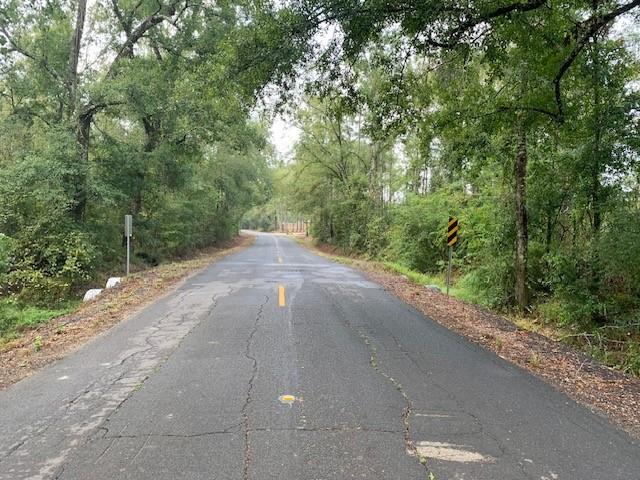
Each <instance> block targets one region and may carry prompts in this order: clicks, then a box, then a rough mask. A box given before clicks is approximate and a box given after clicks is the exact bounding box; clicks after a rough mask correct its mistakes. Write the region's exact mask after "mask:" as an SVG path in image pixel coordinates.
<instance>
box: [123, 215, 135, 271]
mask: <svg viewBox="0 0 640 480" xmlns="http://www.w3.org/2000/svg"><path fill="white" fill-rule="evenodd" d="M124 236H125V237H127V275H129V262H130V260H131V253H130V252H131V237H132V236H133V217H132V216H131V215H125V216H124Z"/></svg>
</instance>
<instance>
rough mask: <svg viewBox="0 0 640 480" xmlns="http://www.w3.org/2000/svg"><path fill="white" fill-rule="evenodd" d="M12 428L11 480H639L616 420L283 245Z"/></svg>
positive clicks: (1, 411) (4, 400)
mask: <svg viewBox="0 0 640 480" xmlns="http://www.w3.org/2000/svg"><path fill="white" fill-rule="evenodd" d="M0 416H1V417H0V479H12V480H14V479H22V478H34V479H47V478H57V479H90V480H102V479H104V480H107V479H108V480H114V479H154V480H156V479H208V480H211V479H221V480H222V479H225V480H226V479H230V480H231V479H234V480H235V479H237V480H243V479H256V480H261V479H291V480H298V479H304V480H307V479H308V480H329V479H335V480H342V479H371V480H379V479H390V480H404V479H420V480H425V479H427V478H435V479H437V480H442V479H464V480H484V479H487V480H488V479H492V480H493V479H496V480H501V479H505V480H515V479H540V480H542V479H549V480H551V479H575V480H589V479H594V480H596V479H597V480H602V479H607V480H614V479H620V480H636V479H640V446H639V445H638V443H636V442H634V441H632V440H630V439H629V437H628V436H627V435H626V434H624V433H621V432H619V431H618V430H616V429H615V428H614V427H612V426H611V425H610V424H609V423H607V422H606V421H605V420H603V419H602V418H600V417H598V416H596V415H594V414H592V413H590V412H588V411H587V410H586V409H584V408H582V407H580V406H578V405H576V404H575V403H574V402H572V401H571V400H569V399H568V398H567V397H566V396H564V395H562V394H560V393H558V392H556V391H555V390H553V389H552V388H550V387H549V386H547V385H546V384H544V383H543V382H541V381H539V380H537V379H536V378H534V377H532V376H531V375H529V374H528V373H526V372H524V371H522V370H520V369H519V368H517V367H514V366H512V365H510V364H508V363H507V362H505V361H503V360H502V359H500V358H499V357H497V356H495V355H494V354H492V353H490V352H486V351H484V350H482V349H481V348H479V347H477V346H475V345H473V344H471V343H469V342H468V341H467V340H465V339H464V338H462V337H460V336H458V335H456V334H455V333H452V332H450V331H448V330H446V329H444V328H442V327H441V326H439V325H437V324H435V323H434V322H433V321H431V320H429V319H428V318H425V317H424V316H422V315H421V314H419V313H417V312H416V311H415V310H413V309H412V308H411V307H409V306H407V305H405V304H403V303H402V302H400V301H399V300H397V299H396V298H394V297H392V296H390V295H389V294H387V293H386V292H385V291H384V290H382V289H381V287H379V286H378V285H376V284H374V283H372V282H370V281H368V280H366V279H365V278H364V277H362V276H361V275H360V274H358V273H356V272H355V271H353V270H351V269H350V268H347V267H345V266H343V265H338V264H336V263H333V262H330V261H328V260H325V259H323V258H321V257H319V256H316V255H314V254H312V253H310V252H308V251H306V250H304V249H303V248H301V247H300V246H298V245H297V244H296V243H295V242H294V241H292V240H291V239H289V238H286V237H284V236H277V235H269V234H259V235H258V238H257V240H256V242H255V244H254V245H253V246H251V247H250V248H248V249H246V250H244V251H242V252H239V253H236V254H234V255H231V256H229V257H226V258H225V259H223V260H221V261H218V262H217V263H214V264H213V265H211V266H210V267H209V268H208V269H207V270H205V271H204V272H203V273H201V274H199V275H197V276H195V277H193V278H191V279H190V280H189V281H188V282H187V283H185V284H184V285H182V286H181V287H180V288H179V289H178V290H177V291H176V292H175V293H174V294H172V295H169V296H168V297H166V298H163V299H161V300H159V301H157V302H156V303H154V304H152V305H151V306H150V307H148V308H146V309H145V310H143V311H142V312H141V313H139V314H137V315H136V316H134V317H132V318H131V319H129V320H127V321H126V322H122V323H121V324H119V325H118V326H116V327H115V328H113V329H111V330H110V331H109V332H108V333H106V334H104V335H102V336H100V337H98V338H97V339H95V340H94V341H92V342H90V343H88V344H87V345H85V346H84V347H83V348H81V349H80V350H78V351H77V352H75V353H74V354H73V355H71V356H69V357H67V358H66V359H64V360H62V361H59V362H57V363H55V364H53V365H51V366H49V367H48V368H45V369H44V370H42V371H41V372H39V373H37V374H36V375H34V376H32V377H30V378H28V379H26V380H24V381H22V382H19V383H18V384H16V385H14V386H12V387H10V388H8V389H7V390H4V391H2V392H0ZM421 459H422V462H421V461H420V460H421ZM430 475H432V477H430Z"/></svg>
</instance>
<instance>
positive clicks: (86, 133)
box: [71, 111, 93, 222]
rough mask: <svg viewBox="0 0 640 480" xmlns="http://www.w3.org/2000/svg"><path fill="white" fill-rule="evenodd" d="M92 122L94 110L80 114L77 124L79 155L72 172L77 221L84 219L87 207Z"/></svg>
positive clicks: (73, 213)
mask: <svg viewBox="0 0 640 480" xmlns="http://www.w3.org/2000/svg"><path fill="white" fill-rule="evenodd" d="M91 122H93V112H92V111H90V112H86V113H83V114H81V115H79V116H78V125H77V126H76V142H77V143H78V154H77V155H78V156H77V162H76V165H74V166H73V168H74V172H73V174H72V179H73V180H72V183H73V184H72V185H71V188H72V189H73V207H72V212H71V213H72V215H73V219H74V220H75V221H76V222H82V221H83V220H84V214H85V211H86V209H87V175H88V169H89V141H90V138H91Z"/></svg>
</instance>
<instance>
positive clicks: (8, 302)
mask: <svg viewBox="0 0 640 480" xmlns="http://www.w3.org/2000/svg"><path fill="white" fill-rule="evenodd" d="M76 307H77V302H69V303H66V304H63V305H60V306H59V307H57V308H46V307H45V308H39V307H34V306H32V305H24V304H22V303H21V302H19V301H18V300H16V299H15V298H8V299H2V300H0V344H2V343H3V342H5V341H8V340H11V339H12V338H13V337H14V336H15V335H16V334H17V333H19V332H21V331H23V330H25V329H28V328H33V327H37V326H38V325H42V324H43V323H46V322H48V321H49V320H51V319H52V318H55V317H59V316H62V315H65V314H67V313H69V312H71V311H72V310H74V309H75V308H76Z"/></svg>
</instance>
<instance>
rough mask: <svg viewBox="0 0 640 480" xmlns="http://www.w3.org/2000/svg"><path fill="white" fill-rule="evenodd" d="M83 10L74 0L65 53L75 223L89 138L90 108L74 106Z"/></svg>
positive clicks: (83, 200) (82, 202)
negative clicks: (73, 151)
mask: <svg viewBox="0 0 640 480" xmlns="http://www.w3.org/2000/svg"><path fill="white" fill-rule="evenodd" d="M86 13H87V0H78V7H77V10H76V24H75V28H74V31H73V37H72V38H71V51H70V55H69V74H68V75H69V76H68V79H67V82H68V89H69V105H68V115H69V118H70V119H72V121H73V122H74V128H75V137H76V142H77V154H76V155H77V156H76V164H75V165H73V173H72V174H71V185H70V188H71V191H72V192H73V194H72V197H73V206H72V210H71V214H72V216H73V219H74V220H75V221H76V222H82V221H83V219H84V214H85V210H86V208H87V173H88V164H89V139H90V136H91V122H92V121H93V111H91V110H89V111H86V112H85V111H80V109H79V107H78V93H77V91H78V61H79V58H80V47H81V45H82V34H83V32H84V22H85V17H86Z"/></svg>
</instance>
